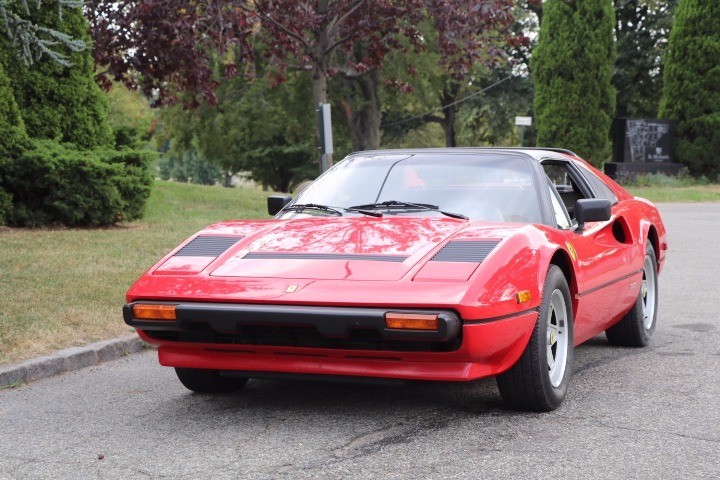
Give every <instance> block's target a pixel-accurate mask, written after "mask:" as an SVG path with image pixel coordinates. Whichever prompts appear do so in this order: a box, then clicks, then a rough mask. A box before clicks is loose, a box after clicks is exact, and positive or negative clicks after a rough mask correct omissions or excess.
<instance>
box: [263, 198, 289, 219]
mask: <svg viewBox="0 0 720 480" xmlns="http://www.w3.org/2000/svg"><path fill="white" fill-rule="evenodd" d="M291 200H292V197H291V196H290V195H270V196H269V197H268V199H267V207H268V213H269V214H270V215H277V213H278V212H279V211H280V210H282V209H283V208H284V207H285V205H287V204H288V203H290V201H291Z"/></svg>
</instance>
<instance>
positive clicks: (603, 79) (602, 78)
mask: <svg viewBox="0 0 720 480" xmlns="http://www.w3.org/2000/svg"><path fill="white" fill-rule="evenodd" d="M614 23H615V17H614V12H613V7H612V2H611V0H584V1H582V2H580V1H578V2H567V1H564V0H547V1H546V2H545V3H544V5H543V15H542V23H541V27H540V37H539V41H538V45H537V47H535V50H534V51H533V57H532V60H531V64H530V65H531V72H532V75H533V81H534V84H535V116H536V118H537V142H538V145H540V146H554V147H564V148H568V149H571V150H573V151H575V152H577V153H578V154H579V155H581V156H583V157H585V158H587V159H588V160H590V161H592V162H593V163H594V164H595V165H597V166H600V165H602V163H603V162H604V161H605V160H606V158H607V157H608V154H609V148H610V142H609V131H610V124H611V122H612V118H613V115H614V113H615V89H614V88H613V86H612V84H611V78H612V71H613V65H614V61H615V55H616V52H615V42H614V38H613V27H614Z"/></svg>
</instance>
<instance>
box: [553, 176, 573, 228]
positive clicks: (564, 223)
mask: <svg viewBox="0 0 720 480" xmlns="http://www.w3.org/2000/svg"><path fill="white" fill-rule="evenodd" d="M548 188H549V189H550V201H551V202H552V207H553V213H554V214H555V223H556V224H557V226H558V228H562V229H566V228H570V227H571V226H572V222H571V221H570V216H569V215H568V213H567V211H566V210H565V207H564V206H563V204H562V202H561V200H560V195H559V194H558V192H557V190H556V189H555V187H553V185H552V184H548Z"/></svg>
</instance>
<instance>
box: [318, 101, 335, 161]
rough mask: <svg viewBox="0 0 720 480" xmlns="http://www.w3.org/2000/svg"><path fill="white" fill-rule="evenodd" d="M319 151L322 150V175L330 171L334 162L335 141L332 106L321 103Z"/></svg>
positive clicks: (319, 113) (319, 107)
mask: <svg viewBox="0 0 720 480" xmlns="http://www.w3.org/2000/svg"><path fill="white" fill-rule="evenodd" d="M315 111H316V112H317V122H318V150H320V173H323V172H324V171H325V170H327V169H328V167H329V166H330V163H331V162H332V153H333V139H332V122H331V119H330V104H329V103H320V104H318V107H317V109H316V110H315Z"/></svg>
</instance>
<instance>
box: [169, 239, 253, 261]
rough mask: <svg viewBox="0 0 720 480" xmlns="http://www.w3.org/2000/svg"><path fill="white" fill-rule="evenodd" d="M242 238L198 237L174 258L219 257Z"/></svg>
mask: <svg viewBox="0 0 720 480" xmlns="http://www.w3.org/2000/svg"><path fill="white" fill-rule="evenodd" d="M241 238H243V237H238V236H221V235H198V236H197V237H195V238H193V239H192V241H191V242H190V243H188V244H187V245H185V246H184V247H182V248H181V249H180V250H178V251H177V252H176V253H175V255H173V256H174V257H219V256H220V255H222V254H223V253H224V252H225V251H226V250H227V249H228V248H230V247H232V246H233V245H235V244H236V243H237V242H238V241H239V240H240V239H241Z"/></svg>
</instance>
